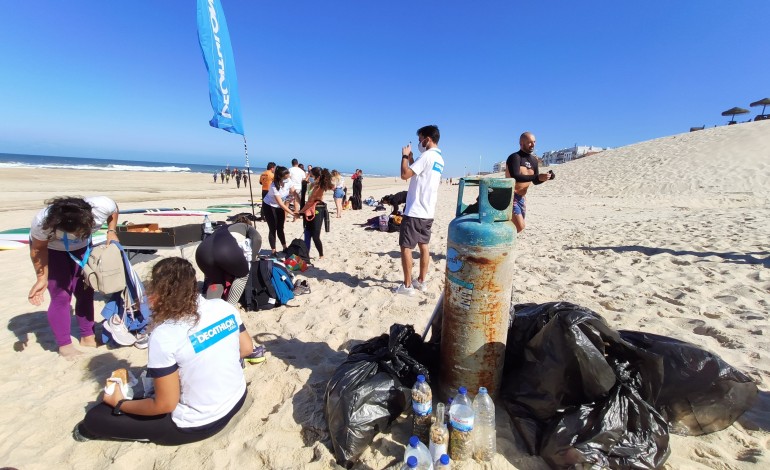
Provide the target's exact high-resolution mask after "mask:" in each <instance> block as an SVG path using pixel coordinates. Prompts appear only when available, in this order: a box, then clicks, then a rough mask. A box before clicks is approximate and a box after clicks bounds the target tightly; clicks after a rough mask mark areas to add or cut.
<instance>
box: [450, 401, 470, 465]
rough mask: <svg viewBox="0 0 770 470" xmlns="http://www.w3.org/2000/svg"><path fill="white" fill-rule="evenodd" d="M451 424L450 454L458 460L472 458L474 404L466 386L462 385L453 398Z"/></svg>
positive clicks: (453, 458)
mask: <svg viewBox="0 0 770 470" xmlns="http://www.w3.org/2000/svg"><path fill="white" fill-rule="evenodd" d="M449 424H450V425H451V426H452V430H451V431H450V433H449V440H450V446H449V456H450V457H451V458H452V460H456V461H463V460H468V459H470V458H471V457H472V454H473V437H472V434H471V433H472V431H473V405H472V404H471V399H470V398H468V390H467V389H466V388H465V387H460V389H459V390H458V393H457V395H455V399H454V400H452V407H451V408H449Z"/></svg>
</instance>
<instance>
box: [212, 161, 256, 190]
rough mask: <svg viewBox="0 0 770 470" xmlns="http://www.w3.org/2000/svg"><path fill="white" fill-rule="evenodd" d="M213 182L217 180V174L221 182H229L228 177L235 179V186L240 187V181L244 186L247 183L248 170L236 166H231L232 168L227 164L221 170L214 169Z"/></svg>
mask: <svg viewBox="0 0 770 470" xmlns="http://www.w3.org/2000/svg"><path fill="white" fill-rule="evenodd" d="M213 176H214V182H215V183H216V182H217V176H218V177H219V179H220V181H221V182H222V184H225V183H229V182H230V178H232V179H233V180H235V186H236V187H237V188H240V187H241V182H243V186H244V187H246V186H247V185H248V184H249V171H248V169H246V170H240V169H238V168H233V169H232V170H231V169H230V167H229V166H228V167H227V168H225V169H223V170H219V171H218V172H217V171H215V172H214V174H213Z"/></svg>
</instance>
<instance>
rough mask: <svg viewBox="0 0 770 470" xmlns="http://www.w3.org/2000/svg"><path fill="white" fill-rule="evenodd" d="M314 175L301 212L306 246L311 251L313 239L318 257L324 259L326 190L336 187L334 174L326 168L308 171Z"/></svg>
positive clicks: (314, 168) (315, 168)
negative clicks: (323, 236)
mask: <svg viewBox="0 0 770 470" xmlns="http://www.w3.org/2000/svg"><path fill="white" fill-rule="evenodd" d="M308 174H309V175H311V176H312V177H313V190H312V191H310V196H309V197H308V200H307V204H305V205H304V206H303V207H302V209H300V211H299V213H300V214H301V215H302V219H303V221H302V224H303V225H304V228H305V246H306V247H307V251H308V253H310V239H311V238H312V239H313V243H314V244H315V249H316V250H318V258H319V259H323V257H324V247H323V244H322V243H321V227H322V226H323V223H324V220H326V218H327V217H328V215H327V208H326V203H324V201H323V196H324V192H325V191H331V190H332V189H334V183H333V182H332V175H331V173H329V170H327V169H326V168H319V167H317V166H316V167H313V168H312V169H311V170H310V172H309V173H308Z"/></svg>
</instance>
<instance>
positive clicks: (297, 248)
mask: <svg viewBox="0 0 770 470" xmlns="http://www.w3.org/2000/svg"><path fill="white" fill-rule="evenodd" d="M291 255H297V256H298V257H300V258H302V259H303V260H305V262H306V263H309V262H310V253H308V251H307V245H305V240H303V239H301V238H295V239H294V240H292V241H291V244H290V245H289V247H288V248H286V257H287V258H288V257H289V256H291Z"/></svg>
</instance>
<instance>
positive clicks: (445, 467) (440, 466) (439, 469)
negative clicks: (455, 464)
mask: <svg viewBox="0 0 770 470" xmlns="http://www.w3.org/2000/svg"><path fill="white" fill-rule="evenodd" d="M433 468H435V469H436V470H449V469H450V468H451V467H450V466H449V456H448V455H447V454H442V455H441V457H439V459H438V460H437V461H436V465H434V466H433Z"/></svg>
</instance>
